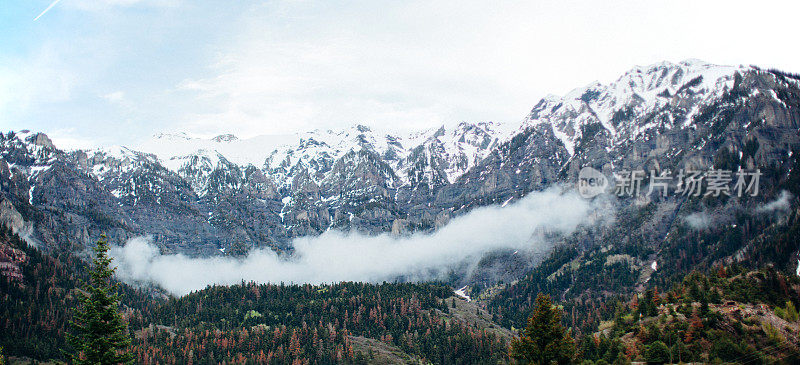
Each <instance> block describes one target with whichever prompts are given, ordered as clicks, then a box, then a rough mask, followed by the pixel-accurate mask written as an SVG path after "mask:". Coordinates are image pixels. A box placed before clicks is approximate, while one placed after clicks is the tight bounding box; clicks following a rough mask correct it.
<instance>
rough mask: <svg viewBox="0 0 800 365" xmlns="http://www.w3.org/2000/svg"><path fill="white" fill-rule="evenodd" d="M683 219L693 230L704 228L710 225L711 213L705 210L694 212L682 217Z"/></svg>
mask: <svg viewBox="0 0 800 365" xmlns="http://www.w3.org/2000/svg"><path fill="white" fill-rule="evenodd" d="M683 220H684V221H685V222H686V224H688V225H689V227H691V228H692V229H695V230H704V229H706V228H708V227H710V226H711V215H710V214H708V213H706V212H694V213H692V214H689V215H687V216H686V217H684V218H683Z"/></svg>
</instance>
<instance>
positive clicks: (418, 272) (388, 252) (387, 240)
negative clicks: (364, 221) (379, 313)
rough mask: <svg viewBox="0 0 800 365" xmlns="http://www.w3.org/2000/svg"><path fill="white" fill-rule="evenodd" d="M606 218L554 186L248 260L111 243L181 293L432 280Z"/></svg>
mask: <svg viewBox="0 0 800 365" xmlns="http://www.w3.org/2000/svg"><path fill="white" fill-rule="evenodd" d="M604 216H605V215H599V214H597V209H596V208H595V207H594V205H593V204H592V203H590V202H589V201H587V200H584V199H582V198H580V197H579V196H577V195H576V194H574V193H571V192H570V193H564V194H562V193H560V192H558V190H556V189H550V190H547V191H544V192H534V193H531V194H529V195H528V196H526V197H525V198H523V199H521V200H519V201H518V202H516V203H513V204H510V205H508V206H506V207H498V206H490V207H482V208H478V209H475V210H473V211H472V212H470V213H468V214H466V215H464V216H460V217H457V218H454V219H453V220H451V221H450V223H449V224H447V225H446V226H444V227H441V228H440V229H438V230H437V231H435V232H433V233H416V234H412V235H410V236H405V237H397V236H392V235H390V234H381V235H377V236H367V235H362V234H358V233H343V232H339V231H328V232H325V233H323V234H322V235H319V236H314V237H301V238H296V239H294V240H293V242H292V243H293V245H294V248H295V252H294V254H293V255H291V256H290V257H288V258H287V257H281V256H278V255H277V254H275V253H274V252H273V251H271V250H267V249H259V250H255V251H252V252H250V254H249V255H248V256H247V257H244V258H232V257H210V258H191V257H188V256H185V255H180V254H173V255H163V254H160V253H159V250H158V248H157V247H156V246H155V245H154V244H153V243H152V242H151V240H150V239H149V238H146V237H139V238H134V239H132V240H130V241H128V242H127V244H126V245H125V246H124V247H115V248H113V249H112V251H111V255H112V256H113V257H114V258H115V263H116V264H117V266H118V275H119V277H120V278H121V279H123V280H125V281H128V282H134V283H154V284H157V285H159V286H161V287H163V288H164V289H166V290H168V291H169V292H171V293H173V294H176V295H183V294H187V293H189V292H191V291H193V290H199V289H202V288H205V287H206V286H207V285H211V284H223V285H229V284H236V283H239V282H241V281H242V280H245V281H255V282H262V283H263V282H271V283H277V282H286V283H312V284H318V283H332V282H339V281H368V282H380V281H384V280H388V281H391V280H395V279H397V278H399V277H402V278H404V279H406V280H430V279H438V278H443V277H444V275H446V274H447V272H448V270H449V269H450V268H451V267H453V265H456V264H462V263H465V262H467V263H470V262H472V263H474V262H477V260H479V259H480V258H481V257H482V255H483V254H485V253H487V252H491V251H494V250H499V249H514V250H526V249H527V250H542V249H547V248H549V245H550V244H551V243H549V242H548V240H547V239H546V238H545V237H547V236H550V235H551V234H553V233H556V234H568V233H570V232H573V231H574V230H575V229H576V228H578V226H580V225H582V224H589V223H593V221H596V220H598V218H599V217H604ZM542 232H547V234H542Z"/></svg>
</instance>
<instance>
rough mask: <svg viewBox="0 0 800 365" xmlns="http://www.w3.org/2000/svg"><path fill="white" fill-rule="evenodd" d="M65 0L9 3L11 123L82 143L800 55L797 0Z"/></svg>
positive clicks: (503, 108) (463, 108)
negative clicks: (675, 66)
mask: <svg viewBox="0 0 800 365" xmlns="http://www.w3.org/2000/svg"><path fill="white" fill-rule="evenodd" d="M52 3H53V1H52V0H2V4H0V130H4V131H7V130H19V129H31V130H38V131H44V132H46V133H48V134H50V135H51V137H53V138H54V139H55V140H56V142H57V144H59V145H60V146H64V147H74V146H84V145H88V144H129V143H132V142H133V141H135V140H139V139H141V138H147V137H149V136H151V135H152V134H154V133H158V132H176V131H183V132H187V133H190V134H193V135H198V136H212V135H216V134H220V133H235V134H237V135H239V136H240V137H248V136H254V135H259V134H284V133H291V132H297V131H303V130H309V129H314V128H323V129H327V128H340V127H343V126H347V125H352V124H354V123H362V124H367V125H373V126H391V127H392V128H398V126H403V128H421V127H431V126H435V125H439V124H442V123H449V122H458V121H473V122H477V121H499V122H517V121H519V120H521V119H522V118H523V117H524V116H525V114H526V113H527V112H528V111H529V110H530V108H531V107H532V106H533V105H534V104H535V103H536V102H537V101H538V100H539V98H541V97H543V96H545V95H546V94H550V93H552V94H564V93H566V92H567V91H569V90H570V89H572V88H575V87H579V86H583V85H585V84H588V83H589V82H592V81H594V80H598V81H600V82H610V81H613V80H614V79H616V78H617V77H618V76H619V75H621V74H622V73H623V72H625V71H626V70H628V69H630V68H632V67H633V66H634V65H647V64H651V63H655V62H658V61H662V60H669V61H673V62H678V61H681V60H684V59H687V58H698V59H702V60H705V61H708V62H712V63H717V64H729V65H737V64H756V65H759V66H763V67H777V68H781V69H784V70H787V71H792V72H800V47H797V46H796V44H797V42H796V39H795V38H796V35H797V32H798V31H797V14H798V13H800V12H798V10H800V5H798V4H797V3H796V2H791V1H784V2H774V1H758V2H756V1H748V2H738V1H696V0H695V1H675V0H671V1H641V0H635V1H564V0H559V1H526V2H504V1H491V2H489V1H485V2H474V1H465V0H458V1H431V0H426V1H395V0H393V1H375V0H370V1H348V2H336V1H324V2H323V1H319V2H317V1H199V0H191V1H190V0H60V1H58V2H56V3H55V5H54V6H52V8H50V9H49V10H48V11H46V12H45V13H44V14H42V12H43V11H44V10H45V9H47V8H48V7H49V6H50V5H52ZM40 14H41V16H39V15H40ZM37 16H39V17H38V19H36V18H37ZM34 19H36V20H34Z"/></svg>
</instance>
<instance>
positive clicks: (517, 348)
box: [509, 293, 575, 364]
mask: <svg viewBox="0 0 800 365" xmlns="http://www.w3.org/2000/svg"><path fill="white" fill-rule="evenodd" d="M574 353H575V342H574V341H573V340H572V337H571V336H570V334H569V332H568V331H567V330H566V329H565V328H564V327H563V326H562V325H561V310H560V309H558V308H557V307H554V306H553V303H552V302H551V301H550V296H547V295H543V294H541V293H539V296H537V297H536V304H535V307H534V309H533V314H532V315H531V317H530V318H528V325H527V327H525V330H523V331H522V333H521V334H520V337H518V338H515V339H513V340H512V341H511V348H510V349H509V355H510V356H511V359H512V360H514V361H516V362H518V363H523V364H550V363H552V362H556V363H558V364H568V363H570V362H571V361H572V357H573V355H574Z"/></svg>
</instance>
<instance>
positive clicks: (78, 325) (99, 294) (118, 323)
mask: <svg viewBox="0 0 800 365" xmlns="http://www.w3.org/2000/svg"><path fill="white" fill-rule="evenodd" d="M108 248H109V247H108V242H106V236H105V235H102V236H101V238H100V240H98V241H97V246H95V248H94V252H95V258H94V260H93V261H92V270H91V272H90V274H91V278H90V280H89V283H88V284H87V285H85V287H84V291H85V292H84V293H81V294H80V302H81V304H80V307H79V308H77V309H76V311H75V315H74V317H73V320H72V321H71V322H70V325H71V326H72V328H73V333H71V334H70V335H69V336H68V340H69V343H70V345H71V346H72V348H73V350H74V352H73V353H72V354H70V355H69V359H70V360H71V361H72V362H73V363H76V364H120V363H123V364H128V363H131V362H132V361H133V356H132V355H131V354H130V353H128V352H127V350H128V346H129V345H130V338H128V336H127V334H126V332H127V331H126V326H125V322H123V320H122V315H121V314H120V313H119V311H118V306H119V294H118V293H117V285H118V284H116V283H112V281H111V277H112V275H113V274H114V270H115V269H114V268H111V261H112V259H111V258H110V257H109V256H108Z"/></svg>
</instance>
